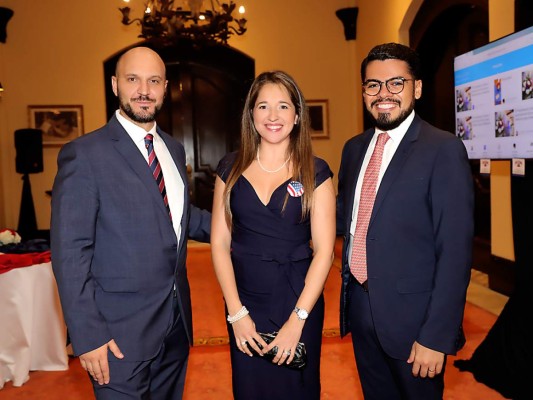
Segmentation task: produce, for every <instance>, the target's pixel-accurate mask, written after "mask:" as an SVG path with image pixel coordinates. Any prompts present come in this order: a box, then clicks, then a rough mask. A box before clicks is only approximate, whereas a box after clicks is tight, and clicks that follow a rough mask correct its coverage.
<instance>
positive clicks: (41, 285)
mask: <svg viewBox="0 0 533 400" xmlns="http://www.w3.org/2000/svg"><path fill="white" fill-rule="evenodd" d="M66 336H67V332H66V326H65V322H64V319H63V312H62V310H61V305H60V302H59V295H58V292H57V286H56V281H55V278H54V274H53V272H52V265H51V263H49V262H48V263H44V264H36V265H31V266H28V267H20V268H14V269H12V270H10V271H8V272H5V273H3V274H0V389H2V388H3V387H4V383H5V382H8V381H13V386H22V385H23V384H24V383H25V382H27V381H28V379H30V376H29V372H30V371H64V370H67V369H68V355H67V348H66Z"/></svg>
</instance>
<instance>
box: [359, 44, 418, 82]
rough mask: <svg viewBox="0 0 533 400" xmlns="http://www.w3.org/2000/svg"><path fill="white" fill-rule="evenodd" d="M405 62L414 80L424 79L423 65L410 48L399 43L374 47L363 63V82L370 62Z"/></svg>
mask: <svg viewBox="0 0 533 400" xmlns="http://www.w3.org/2000/svg"><path fill="white" fill-rule="evenodd" d="M391 59H392V60H401V61H405V62H406V63H407V65H408V67H409V73H410V74H411V75H412V76H413V78H414V79H417V80H418V79H422V65H421V61H420V57H419V56H418V54H417V52H416V51H414V50H413V49H411V48H410V47H408V46H404V45H403V44H399V43H384V44H380V45H377V46H375V47H373V48H372V49H371V50H370V51H369V52H368V55H367V56H366V58H365V59H364V60H363V62H362V63H361V80H362V81H363V82H364V81H365V78H366V67H367V65H368V63H369V62H370V61H384V60H391Z"/></svg>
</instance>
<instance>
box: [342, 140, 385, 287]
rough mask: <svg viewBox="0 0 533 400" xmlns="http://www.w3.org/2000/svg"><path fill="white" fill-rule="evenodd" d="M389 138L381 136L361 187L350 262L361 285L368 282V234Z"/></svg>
mask: <svg viewBox="0 0 533 400" xmlns="http://www.w3.org/2000/svg"><path fill="white" fill-rule="evenodd" d="M389 138H390V137H389V134H388V133H387V132H383V133H380V134H379V136H378V140H377V143H376V147H375V148H374V152H373V153H372V156H371V157H370V161H369V163H368V166H367V167H366V171H365V176H364V178H363V186H362V187H361V197H360V199H359V209H358V211H357V224H356V225H355V234H354V237H353V245H352V257H351V260H350V270H351V271H352V274H353V276H354V277H355V279H357V280H358V281H359V282H360V283H364V282H365V281H366V280H367V264H366V234H367V231H368V223H369V222H370V216H371V215H372V209H373V208H374V200H375V199H376V186H377V183H378V177H379V169H380V168H381V160H382V158H383V150H384V148H385V143H387V140H389Z"/></svg>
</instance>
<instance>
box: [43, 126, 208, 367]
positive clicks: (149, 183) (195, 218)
mask: <svg viewBox="0 0 533 400" xmlns="http://www.w3.org/2000/svg"><path fill="white" fill-rule="evenodd" d="M158 133H159V135H161V137H162V138H163V140H164V141H165V143H166V145H167V147H168V150H169V152H170V154H171V156H172V158H173V160H174V162H175V163H176V166H177V168H178V171H179V173H180V175H181V178H182V179H183V182H184V184H185V190H184V198H183V202H184V209H183V217H182V219H181V228H182V229H181V237H180V238H179V248H178V241H177V240H176V234H175V233H174V230H173V227H172V223H171V221H170V218H169V216H168V213H167V210H166V208H165V205H164V203H163V199H162V196H161V194H160V193H159V189H158V187H157V184H156V181H155V179H154V178H153V176H152V173H151V171H150V169H149V168H148V166H147V164H146V161H145V159H144V157H143V156H142V154H141V153H140V152H139V149H138V148H137V146H136V145H135V144H134V143H133V141H132V140H131V138H130V137H129V135H128V134H127V132H126V131H125V130H124V128H123V127H122V125H120V123H119V122H118V120H117V119H116V117H115V116H113V117H112V118H111V119H110V121H109V123H108V124H107V125H105V126H104V127H102V128H101V129H98V130H96V131H94V132H92V133H90V134H87V135H84V136H82V137H80V138H78V139H76V140H74V141H72V142H70V143H68V144H66V145H64V146H63V148H62V149H61V151H60V153H59V157H58V173H57V176H56V178H55V181H54V186H53V190H52V220H51V249H52V267H53V270H54V274H55V277H56V280H57V284H58V288H59V293H60V298H61V304H62V307H63V312H64V315H65V320H66V323H67V328H68V332H69V335H70V338H71V341H72V345H73V349H74V352H75V354H76V355H79V354H83V353H85V352H88V351H90V350H93V349H96V348H98V347H100V346H102V345H103V344H105V343H107V342H108V341H109V340H111V339H114V340H115V341H116V343H117V344H118V346H119V347H120V349H121V351H122V352H123V354H124V355H125V359H126V360H128V361H140V360H148V359H150V358H153V357H154V356H155V355H156V354H157V353H158V351H159V348H160V346H161V344H162V342H163V338H164V336H165V334H166V330H167V328H168V326H169V322H170V321H171V318H172V316H173V311H172V303H173V300H172V299H173V287H174V284H175V285H176V287H177V297H178V301H179V310H180V313H181V316H182V318H183V321H184V323H185V328H186V331H187V335H188V339H189V343H190V344H191V345H192V343H193V337H192V314H191V299H190V289H189V283H188V280H187V270H186V266H185V259H186V253H187V237H188V236H189V237H191V238H193V239H196V240H200V241H208V240H209V232H210V213H208V212H206V211H201V210H199V209H197V208H195V207H191V206H190V205H189V190H188V185H187V182H188V180H187V172H186V164H185V152H184V149H183V146H182V145H181V144H180V143H178V142H177V141H176V140H175V139H173V138H172V137H171V136H169V135H167V134H166V133H164V132H162V131H160V130H158ZM110 354H111V353H110ZM110 356H111V357H112V355H110Z"/></svg>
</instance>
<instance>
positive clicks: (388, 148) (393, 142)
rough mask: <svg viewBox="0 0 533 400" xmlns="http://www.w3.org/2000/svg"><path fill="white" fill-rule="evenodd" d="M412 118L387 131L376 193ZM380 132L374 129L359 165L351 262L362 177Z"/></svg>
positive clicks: (412, 113)
mask: <svg viewBox="0 0 533 400" xmlns="http://www.w3.org/2000/svg"><path fill="white" fill-rule="evenodd" d="M414 118H415V112H414V111H412V112H411V114H409V116H408V117H407V118H406V119H405V121H403V122H402V123H401V124H400V126H398V127H397V128H394V129H391V130H390V131H387V133H388V134H389V137H390V139H389V140H387V143H385V148H384V149H383V158H382V159H381V167H380V168H379V175H378V182H377V184H376V193H377V191H378V189H379V185H380V184H381V179H382V178H383V175H385V171H386V170H387V167H388V166H389V164H390V162H391V160H392V157H393V156H394V153H396V149H398V146H399V145H400V142H401V141H402V139H403V137H404V136H405V133H406V132H407V129H409V126H411V122H413V119H414ZM382 132H383V131H381V130H379V129H377V128H376V129H375V132H374V136H372V140H371V141H370V144H369V146H368V149H367V150H366V154H365V158H364V159H363V165H361V171H360V172H359V177H358V178H357V185H356V186H355V193H354V202H353V209H352V223H351V224H350V235H351V240H350V254H349V258H348V259H349V260H351V257H352V244H353V237H354V235H355V227H356V225H357V213H358V211H359V200H360V198H361V188H362V186H363V177H364V176H365V171H366V168H367V166H368V163H369V162H370V157H372V153H373V152H374V148H375V147H376V142H377V140H378V135H379V134H380V133H382Z"/></svg>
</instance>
